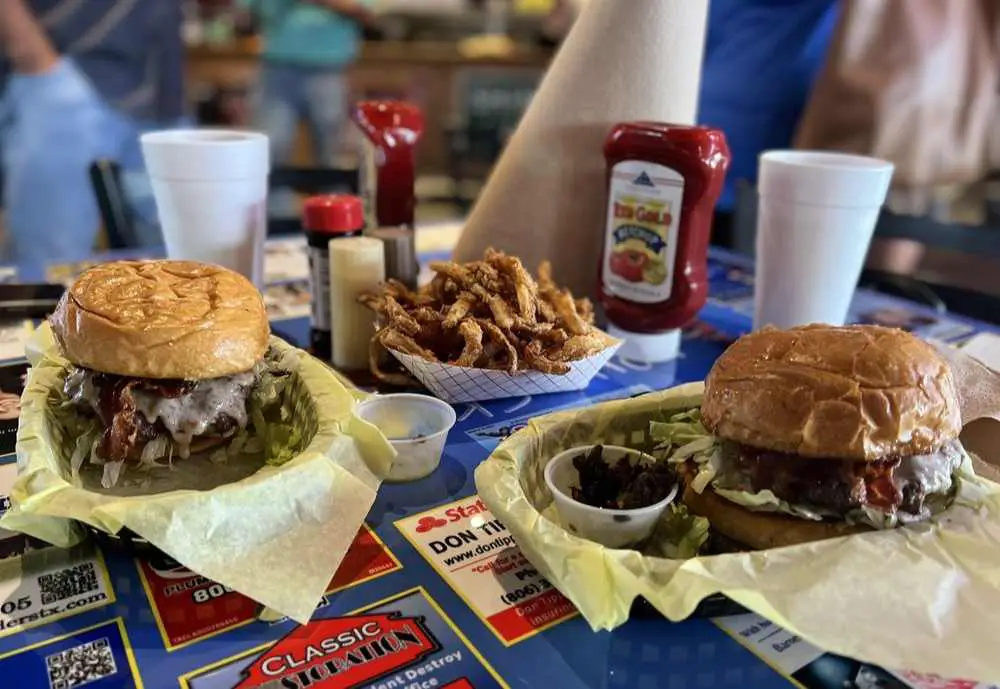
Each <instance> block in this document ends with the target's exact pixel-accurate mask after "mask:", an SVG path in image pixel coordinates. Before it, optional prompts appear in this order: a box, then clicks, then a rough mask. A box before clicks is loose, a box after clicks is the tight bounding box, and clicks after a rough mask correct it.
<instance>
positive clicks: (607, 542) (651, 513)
mask: <svg viewBox="0 0 1000 689" xmlns="http://www.w3.org/2000/svg"><path fill="white" fill-rule="evenodd" d="M593 448H594V446H593V445H584V446H581V447H574V448H571V449H569V450H566V451H564V452H560V453H559V454H557V455H556V456H555V457H553V458H552V459H550V460H549V463H548V464H546V465H545V484H546V485H547V486H548V488H549V491H550V492H551V493H552V498H553V499H554V501H555V505H556V510H557V511H558V512H559V518H560V519H561V520H562V522H563V524H564V525H565V527H566V528H567V529H568V530H569V531H570V533H572V534H574V535H576V536H580V537H581V538H586V539H588V540H591V541H594V542H596V543H600V544H601V545H604V546H607V547H608V548H627V547H629V546H633V545H636V544H638V543H641V542H642V541H645V540H646V539H647V538H649V536H650V535H651V534H652V533H653V530H654V529H655V528H656V523H657V522H658V521H659V520H660V517H662V516H663V512H664V510H666V509H667V505H669V504H670V503H671V502H672V501H673V499H674V498H675V497H677V484H676V483H675V484H674V487H673V490H671V491H670V493H669V494H668V495H667V497H665V498H663V500H660V501H659V502H657V503H655V504H652V505H648V506H646V507H639V508H637V509H632V510H612V509H605V508H602V507H594V506H592V505H587V504H585V503H582V502H579V501H577V500H575V499H574V498H573V493H572V489H573V488H579V486H580V475H579V473H578V472H577V470H576V467H574V466H573V460H574V459H576V458H577V457H579V456H581V455H586V454H587V453H589V452H590V451H591V450H592V449H593ZM601 448H602V452H601V457H602V458H603V459H604V460H605V461H606V462H607V463H608V464H612V463H615V462H617V461H618V460H620V459H621V458H622V457H628V458H629V461H630V462H631V463H632V465H633V466H634V465H635V463H636V462H640V461H648V462H655V461H657V460H656V459H654V458H653V457H651V456H649V455H647V454H645V453H643V452H639V451H638V450H632V449H630V448H627V447H618V446H616V445H602V446H601Z"/></svg>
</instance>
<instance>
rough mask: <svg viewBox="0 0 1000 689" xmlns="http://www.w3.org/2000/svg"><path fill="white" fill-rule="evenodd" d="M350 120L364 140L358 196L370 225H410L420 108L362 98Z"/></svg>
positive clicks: (421, 121)
mask: <svg viewBox="0 0 1000 689" xmlns="http://www.w3.org/2000/svg"><path fill="white" fill-rule="evenodd" d="M352 119H353V120H354V122H355V124H357V125H358V127H360V129H361V131H362V132H364V134H365V138H366V139H367V142H366V143H367V145H366V146H365V155H364V159H363V160H362V165H361V196H362V198H363V199H364V200H365V213H366V218H367V220H368V226H369V227H398V226H400V225H402V226H405V227H409V228H412V227H413V224H414V208H415V206H416V196H415V193H414V182H415V180H416V168H415V165H414V147H416V145H417V142H418V141H419V140H420V136H421V135H422V134H423V133H424V115H423V113H422V112H421V111H420V108H419V107H417V106H416V105H414V104H412V103H406V102H402V101H361V102H359V103H358V104H357V105H355V106H354V111H353V113H352Z"/></svg>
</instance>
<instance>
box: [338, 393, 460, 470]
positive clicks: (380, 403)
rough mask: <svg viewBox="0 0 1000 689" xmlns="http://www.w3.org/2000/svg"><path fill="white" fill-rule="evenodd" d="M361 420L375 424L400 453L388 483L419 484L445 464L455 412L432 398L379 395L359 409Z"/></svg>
mask: <svg viewBox="0 0 1000 689" xmlns="http://www.w3.org/2000/svg"><path fill="white" fill-rule="evenodd" d="M354 413H355V415H357V416H358V418H360V419H362V420H364V421H367V422H368V423H370V424H372V425H373V426H375V427H376V428H378V429H379V430H380V431H382V435H384V436H385V437H386V438H388V440H389V444H391V445H392V446H393V448H395V450H396V459H395V460H394V461H393V463H392V468H391V469H390V470H389V475H388V476H387V477H386V480H387V481H416V480H417V479H421V478H424V477H425V476H428V475H429V474H431V472H433V471H434V470H435V469H437V468H438V465H439V464H441V455H442V454H443V453H444V444H445V441H446V440H447V439H448V431H450V430H451V428H452V426H454V425H455V420H456V416H455V410H454V409H452V407H451V405H450V404H448V403H447V402H442V401H441V400H439V399H438V398H436V397H431V396H430V395H414V394H410V393H400V394H395V395H375V396H374V397H370V398H369V399H367V400H365V401H364V402H362V403H361V404H359V405H358V406H357V409H355V411H354Z"/></svg>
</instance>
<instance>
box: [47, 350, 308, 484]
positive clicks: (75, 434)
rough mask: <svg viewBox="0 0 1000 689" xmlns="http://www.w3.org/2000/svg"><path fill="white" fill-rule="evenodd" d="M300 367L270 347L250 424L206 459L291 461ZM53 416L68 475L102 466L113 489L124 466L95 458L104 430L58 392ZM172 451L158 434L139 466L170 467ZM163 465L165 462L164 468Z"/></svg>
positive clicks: (296, 441)
mask: <svg viewBox="0 0 1000 689" xmlns="http://www.w3.org/2000/svg"><path fill="white" fill-rule="evenodd" d="M297 368H298V354H297V353H296V351H295V350H292V349H288V350H285V351H284V352H282V351H280V350H278V349H276V348H273V347H272V348H270V349H268V351H267V353H266V354H265V356H264V359H263V360H262V361H261V362H260V363H259V364H258V365H257V367H256V369H255V371H254V372H255V373H256V374H257V384H256V385H255V386H254V388H253V390H252V391H251V392H250V395H249V396H248V398H247V407H248V411H249V417H250V423H249V424H248V427H247V428H245V429H241V430H240V431H238V432H237V433H236V434H235V435H234V436H233V437H232V438H231V439H230V441H229V442H228V443H226V444H225V445H224V446H223V447H220V448H218V449H217V450H215V451H214V452H212V453H211V455H209V460H210V461H212V462H215V463H220V462H225V461H227V460H229V459H232V458H235V457H238V456H241V455H259V454H261V453H263V454H264V455H265V457H266V461H267V463H268V464H271V465H281V464H284V463H285V462H287V461H288V460H290V459H291V458H292V457H293V456H294V455H295V454H296V452H297V451H298V448H299V446H300V445H301V443H302V431H301V429H300V428H298V427H297V424H296V423H295V420H294V419H293V418H292V417H293V414H292V410H291V408H290V406H289V405H288V404H287V403H286V398H285V394H286V391H287V390H288V386H289V385H290V384H291V382H292V380H293V376H292V373H291V372H292V371H295V370H296V369H297ZM51 394H52V396H53V404H52V407H51V409H52V412H53V415H54V417H55V422H56V425H57V426H58V427H59V429H60V430H61V435H62V438H63V440H64V442H65V443H66V444H67V445H71V446H72V448H73V450H72V452H71V454H70V457H69V465H70V470H71V472H72V476H73V478H74V480H75V479H77V478H78V476H79V472H80V470H81V468H82V467H83V465H84V464H86V463H88V462H89V463H90V464H93V465H96V466H100V467H102V476H101V485H102V486H104V487H105V488H111V487H113V486H115V485H117V483H118V481H119V480H120V478H121V476H122V474H123V470H124V469H125V466H124V465H125V463H124V462H105V461H104V460H103V459H102V458H101V457H99V456H98V454H97V448H98V446H99V445H100V441H101V436H102V429H101V427H100V424H99V422H98V421H97V420H96V419H95V418H94V417H93V416H90V415H88V414H81V413H80V410H79V409H78V408H77V407H76V406H75V405H74V404H73V403H72V401H71V400H70V399H69V397H68V396H67V395H66V394H65V392H64V391H63V389H62V387H61V386H60V387H58V388H54V389H53V390H52V393H51ZM175 450H176V447H175V443H174V441H173V439H172V438H171V437H170V436H169V435H161V436H158V437H156V438H154V439H153V440H151V441H150V442H148V443H146V445H145V446H144V447H143V450H142V453H141V454H140V456H139V464H140V466H141V467H143V468H153V467H167V466H170V464H171V462H172V460H173V456H174V453H175ZM161 460H165V463H162V462H161Z"/></svg>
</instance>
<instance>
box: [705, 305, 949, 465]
mask: <svg viewBox="0 0 1000 689" xmlns="http://www.w3.org/2000/svg"><path fill="white" fill-rule="evenodd" d="M701 415H702V420H703V422H704V424H705V427H706V428H708V429H709V430H710V431H712V432H713V433H714V434H715V435H717V436H719V437H721V438H725V439H727V440H732V441H735V442H738V443H743V444H745V445H750V446H753V447H756V448H761V449H767V450H774V451H777V452H786V453H792V454H797V455H800V456H803V457H817V458H835V459H854V460H876V459H881V458H884V457H891V456H908V455H919V454H927V453H930V452H933V451H935V450H937V449H938V448H939V447H940V446H941V445H942V444H944V443H945V442H946V441H949V440H952V439H954V438H957V437H958V434H959V432H960V431H961V430H962V421H961V415H960V412H959V407H958V397H957V395H956V392H955V382H954V379H953V377H952V374H951V369H950V367H949V366H948V362H946V361H945V360H944V359H942V358H941V356H939V355H938V353H937V351H936V350H935V349H934V347H932V346H931V345H929V344H927V343H926V342H924V341H922V340H920V339H918V338H916V337H914V336H913V335H910V334H909V333H907V332H904V331H902V330H896V329H894V328H881V327H877V326H870V325H857V326H847V327H834V326H828V325H809V326H802V327H799V328H793V329H791V330H777V329H773V328H766V329H764V330H761V331H759V332H756V333H753V334H751V335H747V336H745V337H742V338H740V339H739V340H737V341H736V342H735V343H734V344H733V345H732V346H731V347H729V349H727V350H726V351H725V352H724V353H723V355H722V356H721V357H719V359H718V361H716V363H715V366H713V367H712V370H711V372H710V373H709V374H708V378H707V379H706V380H705V396H704V400H703V401H702V407H701Z"/></svg>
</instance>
